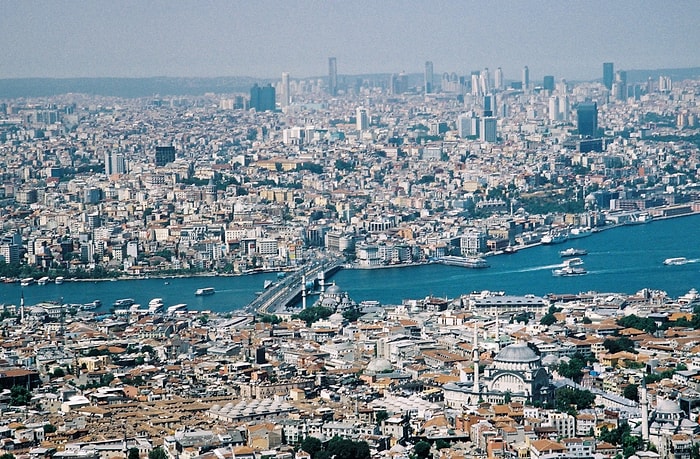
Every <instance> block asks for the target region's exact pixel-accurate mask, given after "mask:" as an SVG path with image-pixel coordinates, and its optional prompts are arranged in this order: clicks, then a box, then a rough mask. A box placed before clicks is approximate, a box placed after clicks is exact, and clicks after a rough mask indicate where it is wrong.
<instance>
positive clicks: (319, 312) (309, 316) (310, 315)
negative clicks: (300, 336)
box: [292, 306, 333, 326]
mask: <svg viewBox="0 0 700 459" xmlns="http://www.w3.org/2000/svg"><path fill="white" fill-rule="evenodd" d="M331 314H333V310H332V309H329V308H324V307H323V306H313V307H310V308H306V309H304V310H303V311H301V312H300V313H299V314H295V315H293V316H292V318H293V319H301V320H303V321H304V322H306V325H308V326H311V324H312V323H314V322H316V321H317V320H319V319H325V318H327V317H330V315H331Z"/></svg>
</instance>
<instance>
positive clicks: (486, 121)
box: [479, 116, 496, 142]
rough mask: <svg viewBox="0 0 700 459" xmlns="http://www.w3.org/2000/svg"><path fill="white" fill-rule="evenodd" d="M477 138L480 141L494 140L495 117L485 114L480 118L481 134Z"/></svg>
mask: <svg viewBox="0 0 700 459" xmlns="http://www.w3.org/2000/svg"><path fill="white" fill-rule="evenodd" d="M479 139H480V140H481V141H482V142H495V141H496V118H494V117H493V116H486V117H484V118H482V119H481V135H480V136H479Z"/></svg>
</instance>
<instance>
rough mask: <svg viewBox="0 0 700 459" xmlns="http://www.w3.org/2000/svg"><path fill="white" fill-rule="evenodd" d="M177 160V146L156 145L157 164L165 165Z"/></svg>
mask: <svg viewBox="0 0 700 459" xmlns="http://www.w3.org/2000/svg"><path fill="white" fill-rule="evenodd" d="M173 161H175V147H173V146H172V145H165V146H159V147H156V166H157V167H163V166H165V165H166V164H168V163H172V162H173Z"/></svg>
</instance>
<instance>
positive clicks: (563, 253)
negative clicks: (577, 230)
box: [559, 247, 588, 258]
mask: <svg viewBox="0 0 700 459" xmlns="http://www.w3.org/2000/svg"><path fill="white" fill-rule="evenodd" d="M583 255H588V251H587V250H585V249H575V248H573V247H569V248H568V249H566V250H560V251H559V256H560V257H562V258H565V257H579V256H583Z"/></svg>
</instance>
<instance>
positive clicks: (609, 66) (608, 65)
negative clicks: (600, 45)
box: [603, 62, 615, 89]
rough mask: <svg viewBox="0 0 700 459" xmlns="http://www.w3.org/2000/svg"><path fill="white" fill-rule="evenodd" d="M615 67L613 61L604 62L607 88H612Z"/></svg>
mask: <svg viewBox="0 0 700 459" xmlns="http://www.w3.org/2000/svg"><path fill="white" fill-rule="evenodd" d="M614 69H615V67H614V65H613V63H612V62H603V84H604V85H605V87H606V88H608V89H612V85H613V78H614V75H615V70H614Z"/></svg>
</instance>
